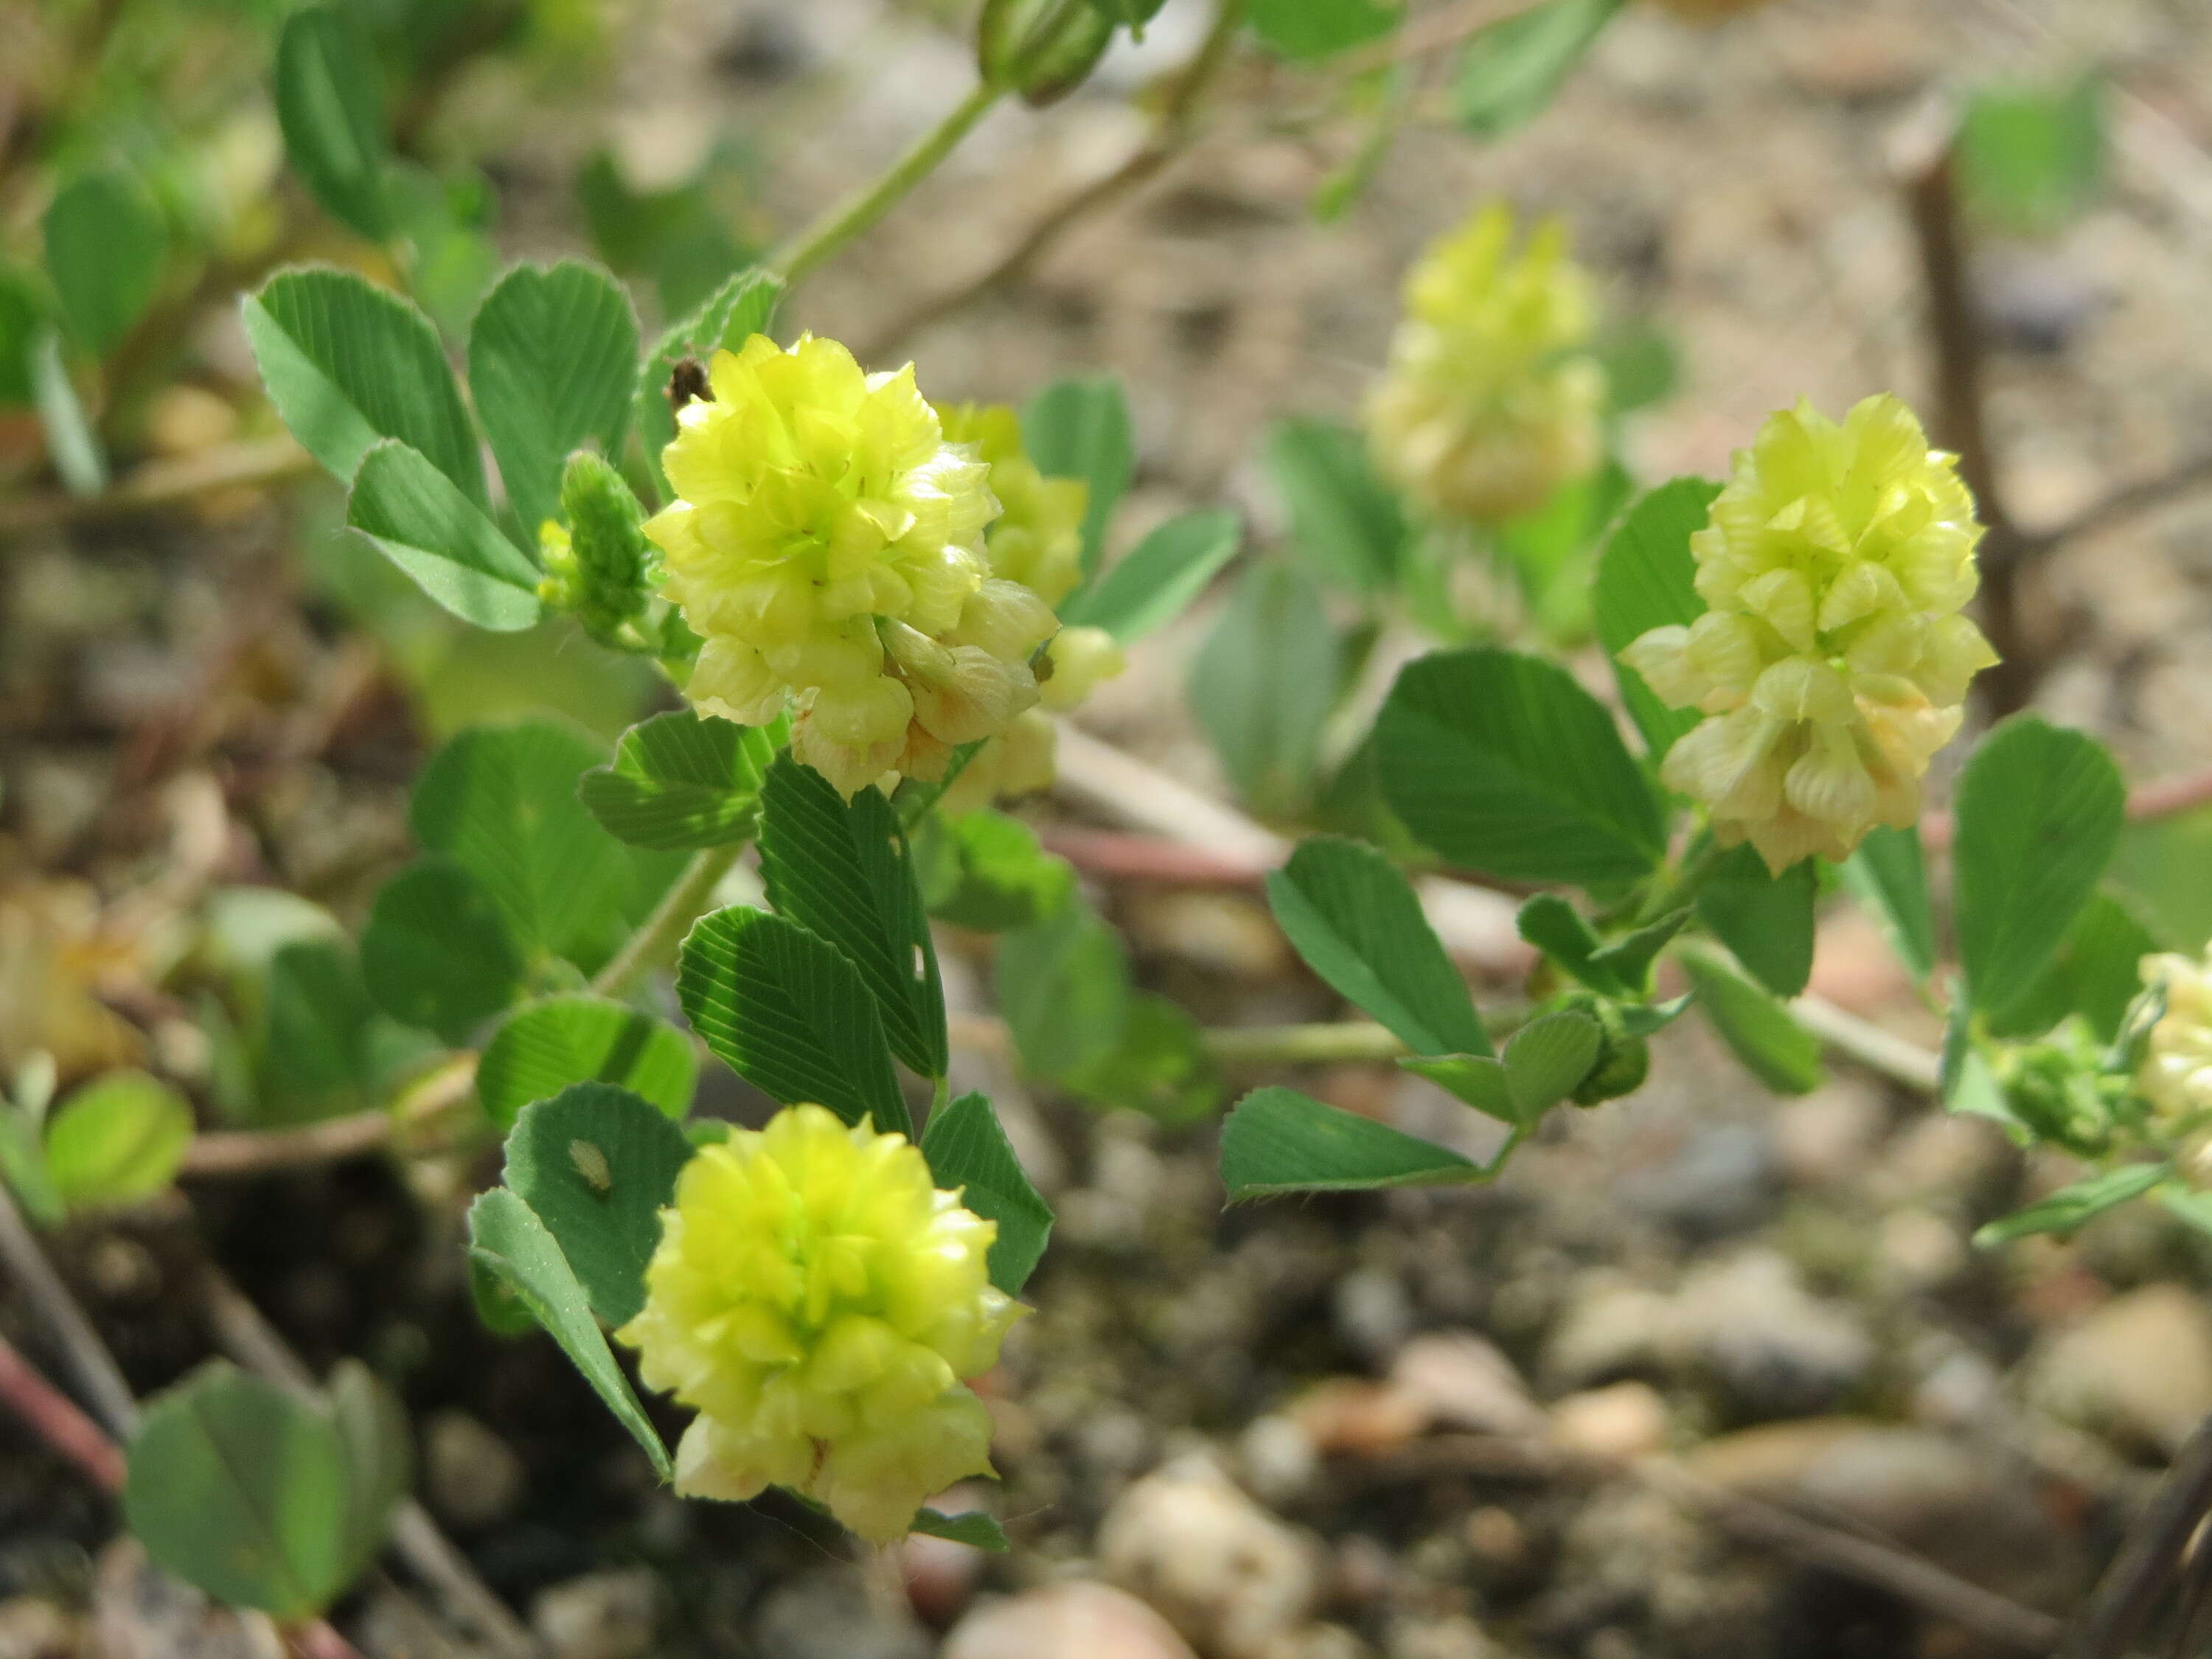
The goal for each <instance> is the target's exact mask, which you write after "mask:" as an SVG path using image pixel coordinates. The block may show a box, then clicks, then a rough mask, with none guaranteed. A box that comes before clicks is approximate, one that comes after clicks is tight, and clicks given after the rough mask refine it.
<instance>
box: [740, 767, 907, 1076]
mask: <svg viewBox="0 0 2212 1659" xmlns="http://www.w3.org/2000/svg"><path fill="white" fill-rule="evenodd" d="M760 858H761V876H762V878H763V880H764V881H765V882H766V884H767V886H768V898H769V903H770V904H772V905H774V906H775V909H776V913H777V914H778V915H783V916H788V917H789V918H790V919H791V920H792V921H795V922H797V923H798V924H799V926H800V927H804V928H805V929H806V930H807V931H808V932H810V933H813V934H814V935H816V936H817V938H820V939H826V940H828V941H829V943H830V944H831V945H835V946H836V948H837V949H838V950H839V951H842V952H843V953H844V955H845V956H846V957H847V958H848V960H850V961H851V963H853V965H854V967H855V968H856V969H859V970H860V979H861V981H862V983H864V984H865V985H866V986H867V987H868V991H869V994H871V995H872V996H873V997H874V998H875V1000H876V1009H877V1012H878V1014H879V1015H880V1016H881V1018H882V1019H883V1025H884V1036H885V1037H887V1038H888V1039H889V1040H890V1045H891V1052H892V1053H893V1054H896V1055H897V1056H898V1057H899V1058H900V1059H901V1060H904V1061H905V1062H906V1063H907V1065H908V1066H911V1067H912V1068H913V1069H914V1070H915V1071H916V1072H918V1073H921V1075H922V1076H924V1077H932V1078H935V1077H942V1076H944V1075H945V1066H946V1063H947V1060H946V1041H945V987H944V986H943V984H942V983H941V982H940V981H939V978H938V969H937V947H936V945H935V944H934V943H933V941H932V940H931V939H930V934H929V918H928V916H927V914H926V913H925V912H924V911H923V909H922V905H921V888H920V887H919V886H918V885H917V884H916V883H915V872H914V861H913V859H912V858H911V857H910V856H909V854H908V849H907V844H906V838H905V836H903V835H902V834H901V832H900V829H899V825H898V818H897V815H896V813H894V812H893V811H892V810H891V804H890V801H888V800H886V799H884V795H883V792H882V791H880V790H878V789H872V788H871V789H862V790H860V791H859V792H858V793H856V794H854V797H853V798H852V799H850V800H847V799H844V798H843V797H842V796H841V795H839V794H838V793H837V789H836V785H834V784H832V783H831V782H830V781H829V780H828V779H827V778H825V777H823V775H821V774H820V773H819V772H817V771H816V770H815V769H813V768H812V767H811V766H807V765H805V764H803V763H800V762H799V761H797V760H795V759H793V757H791V756H789V755H788V754H786V755H781V756H779V757H777V758H776V760H775V763H774V764H772V765H771V766H770V767H769V769H768V775H767V776H766V778H765V779H764V780H763V782H762V785H761V821H760Z"/></svg>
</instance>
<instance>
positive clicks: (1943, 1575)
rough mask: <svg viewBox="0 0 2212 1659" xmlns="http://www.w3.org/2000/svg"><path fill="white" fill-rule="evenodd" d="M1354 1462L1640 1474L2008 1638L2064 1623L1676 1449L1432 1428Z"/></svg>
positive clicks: (1487, 1475)
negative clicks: (1728, 1482)
mask: <svg viewBox="0 0 2212 1659" xmlns="http://www.w3.org/2000/svg"><path fill="white" fill-rule="evenodd" d="M1352 1468H1356V1469H1364V1473H1365V1474H1366V1476H1367V1478H1369V1479H1370V1480H1376V1481H1381V1482H1385V1483H1388V1482H1394V1481H1422V1480H1435V1479H1437V1478H1438V1477H1441V1476H1449V1475H1474V1476H1477V1477H1479V1478H1480V1479H1484V1480H1529V1481H1537V1482H1548V1481H1558V1480H1584V1481H1596V1480H1621V1479H1626V1480H1635V1481H1638V1482H1639V1483H1641V1484H1642V1485H1644V1486H1649V1487H1650V1488H1651V1489H1652V1490H1653V1491H1654V1492H1659V1493H1661V1494H1662V1495H1664V1496H1665V1497H1667V1498H1671V1499H1672V1500H1673V1501H1674V1502H1675V1503H1676V1504H1680V1505H1681V1506H1682V1507H1683V1508H1685V1509H1687V1510H1695V1511H1696V1512H1697V1513H1698V1514H1699V1515H1701V1516H1704V1517H1705V1519H1706V1520H1708V1521H1710V1522H1712V1523H1713V1524H1714V1525H1716V1526H1717V1527H1719V1528H1721V1529H1722V1530H1723V1531H1724V1532H1728V1533H1730V1534H1734V1535H1735V1537H1737V1538H1739V1539H1741V1540H1743V1541H1747V1542H1750V1543H1756V1544H1764V1545H1765V1546H1767V1547H1770V1548H1772V1549H1775V1550H1778V1551H1780V1552H1781V1553H1784V1554H1786V1555H1790V1556H1792V1557H1794V1558H1795V1559H1798V1560H1800V1561H1803V1562H1805V1563H1807V1564H1808V1565H1812V1566H1815V1567H1819V1568H1820V1569H1821V1570H1823V1571H1827V1572H1832V1573H1835V1574H1837V1575H1838V1576H1839V1577H1845V1578H1850V1579H1854V1580H1856V1581H1857V1582H1858V1583H1863V1584H1871V1585H1873V1586H1874V1587H1875V1589H1881V1590H1886V1591H1887V1592H1888V1593H1889V1594H1890V1595H1894V1596H1896V1597H1897V1598H1898V1599H1899V1600H1900V1601H1906V1602H1910V1603H1911V1605H1912V1606H1914V1607H1919V1608H1921V1609H1922V1610H1923V1611H1924V1612H1927V1613H1932V1614H1934V1615H1935V1616H1936V1617H1937V1618H1939V1619H1944V1620H1948V1621H1950V1622H1951V1623H1953V1624H1954V1625H1958V1626H1962V1627H1963V1628H1965V1629H1967V1630H1970V1631H1972V1632H1976V1633H1977V1634H1978V1635H1981V1636H1984V1637H1986V1638H1989V1639H1990V1640H1992V1641H1995V1642H1998V1643H2002V1644H2003V1645H2005V1646H2007V1647H2010V1648H2017V1649H2019V1650H2021V1651H2023V1652H2028V1653H2048V1652H2049V1651H2050V1650H2051V1645H2052V1644H2053V1643H2055V1642H2056V1641H2057V1639H2058V1637H2059V1634H2060V1632H2061V1629H2062V1626H2061V1625H2060V1622H2059V1621H2058V1620H2057V1619H2054V1618H2052V1617H2051V1615H2050V1614H2049V1613H2041V1612H2039V1611H2038V1610H2036V1609H2035V1608H2033V1607H2023V1606H2022V1605H2021V1604H2020V1603H2019V1602H2017V1601H2011V1600H2009V1599H2008V1598H2007V1597H2005V1596H2002V1595H1997V1594H1996V1592H1994V1591H1992V1590H1986V1589H1983V1588H1982V1587H1981V1586H1980V1585H1978V1584H1975V1583H1969V1582H1968V1581H1967V1580H1966V1579H1964V1578H1960V1577H1958V1576H1957V1575H1956V1574H1954V1573H1951V1572H1948V1571H1945V1570H1944V1569H1943V1568H1942V1567H1939V1566H1937V1565H1936V1564H1935V1563H1934V1562H1932V1561H1930V1560H1929V1559H1926V1558H1925V1557H1924V1556H1920V1555H1917V1554H1915V1553H1912V1552H1911V1551H1910V1550H1907V1549H1905V1547H1902V1546H1900V1545H1899V1544H1896V1543H1894V1542H1892V1541H1888V1540H1887V1539H1884V1538H1882V1537H1881V1536H1880V1535H1879V1534H1875V1533H1874V1532H1873V1531H1872V1530H1871V1529H1870V1528H1865V1527H1863V1526H1859V1525H1857V1524H1856V1523H1853V1524H1848V1525H1846V1524H1838V1523H1835V1522H1828V1521H1823V1520H1818V1519H1815V1518H1814V1517H1813V1516H1809V1515H1807V1514H1804V1513H1802V1512H1801V1511H1800V1510H1796V1509H1795V1508H1792V1507H1790V1506H1789V1505H1787V1504H1782V1503H1778V1502H1776V1501H1774V1500H1772V1499H1770V1498H1757V1497H1753V1496H1751V1495H1750V1494H1748V1493H1745V1492H1737V1491H1735V1490H1733V1489H1731V1488H1729V1487H1727V1486H1720V1485H1717V1484H1716V1483H1715V1482H1713V1481H1711V1480H1705V1478H1704V1477H1702V1476H1700V1475H1698V1474H1693V1473H1692V1472H1691V1471H1690V1470H1689V1469H1687V1468H1684V1467H1683V1465H1682V1463H1681V1462H1680V1461H1679V1460H1678V1459H1675V1458H1673V1457H1667V1456H1650V1457H1638V1458H1633V1459H1628V1460H1618V1459H1610V1458H1600V1457H1593V1456H1589V1455H1585V1454H1582V1453H1577V1452H1572V1451H1569V1450H1567V1449H1565V1448H1563V1447H1561V1446H1559V1445H1558V1444H1557V1443H1554V1442H1553V1441H1551V1440H1549V1439H1547V1437H1544V1436H1543V1435H1541V1434H1535V1435H1516V1434H1432V1435H1428V1436H1425V1437H1422V1438H1420V1439H1419V1440H1416V1441H1414V1442H1413V1443H1410V1444H1408V1445H1407V1446H1405V1447H1403V1448H1402V1449H1400V1450H1398V1451H1396V1452H1395V1453H1392V1454H1389V1455H1385V1456H1383V1457H1373V1458H1367V1459H1364V1460H1361V1462H1359V1464H1358V1465H1355V1466H1352Z"/></svg>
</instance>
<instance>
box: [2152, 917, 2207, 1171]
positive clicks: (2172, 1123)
mask: <svg viewBox="0 0 2212 1659" xmlns="http://www.w3.org/2000/svg"><path fill="white" fill-rule="evenodd" d="M2142 982H2143V984H2144V986H2145V987H2157V988H2160V989H2163V990H2164V991H2165V993H2166V1012H2164V1013H2163V1014H2162V1015H2160V1017H2159V1021H2158V1024H2155V1025H2154V1026H2152V1027H2151V1029H2150V1048H2149V1052H2148V1053H2147V1054H2144V1056H2143V1060H2142V1066H2141V1068H2140V1069H2138V1070H2137V1072H2136V1087H2137V1088H2138V1089H2140V1090H2141V1091H2142V1097H2143V1098H2144V1099H2145V1100H2147V1101H2148V1102H2149V1103H2150V1108H2151V1112H2152V1115H2153V1116H2154V1119H2155V1120H2156V1121H2158V1124H2159V1126H2160V1128H2161V1129H2163V1130H2165V1131H2166V1133H2175V1132H2178V1131H2180V1130H2182V1129H2185V1128H2187V1127H2190V1126H2191V1125H2193V1124H2196V1123H2198V1122H2201V1121H2203V1120H2204V1119H2205V1118H2206V1117H2207V1116H2208V1115H2212V955H2208V957H2207V960H2205V961H2203V962H2196V961H2191V959H2190V958H2189V957H2184V956H2172V955H2160V956H2154V957H2144V958H2143V960H2142Z"/></svg>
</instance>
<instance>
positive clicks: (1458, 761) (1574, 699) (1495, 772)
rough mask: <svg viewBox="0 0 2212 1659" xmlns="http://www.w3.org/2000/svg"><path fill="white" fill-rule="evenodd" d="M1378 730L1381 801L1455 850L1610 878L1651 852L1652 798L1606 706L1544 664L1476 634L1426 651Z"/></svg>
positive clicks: (1508, 864) (1548, 871)
mask: <svg viewBox="0 0 2212 1659" xmlns="http://www.w3.org/2000/svg"><path fill="white" fill-rule="evenodd" d="M1375 736H1376V756H1377V759H1378V761H1379V763H1380V764H1381V767H1382V773H1383V792H1384V793H1385V794H1386V795H1387V796H1388V797H1389V802H1390V805H1391V808H1392V810H1394V811H1395V812H1396V813H1397V814H1398V816H1399V817H1401V818H1403V819H1404V820H1405V821H1406V827H1407V829H1411V830H1412V831H1413V833H1414V834H1415V835H1416V836H1419V837H1420V838H1421V840H1422V841H1423V842H1426V843H1427V844H1428V845H1429V846H1431V847H1432V848H1435V849H1436V850H1437V852H1439V853H1441V854H1443V855H1444V856H1445V857H1446V858H1448V859H1449V860H1452V861H1453V862H1455V863H1456V864H1462V865H1465V866H1469V867H1470V868H1474V869H1477V870H1484V871H1487V872H1490V873H1492V874H1493V875H1497V876H1501V877H1504V878H1507V879H1509V880H1517V881H1542V882H1553V881H1557V882H1574V883H1577V884H1582V885H1583V886H1586V887H1597V888H1607V887H1613V886H1618V885H1620V884H1624V883H1626V882H1629V881H1633V880H1635V879H1636V878H1638V877H1640V876H1643V875H1644V874H1646V873H1648V872H1650V870H1652V869H1653V868H1654V867H1655V866H1656V865H1657V863H1658V861H1659V857H1660V854H1661V853H1662V850H1663V848H1664V842H1665V835H1664V829H1663V826H1662V823H1661V820H1660V813H1659V803H1658V800H1657V799H1656V797H1654V795H1653V794H1652V793H1651V788H1650V785H1649V784H1647V783H1646V782H1645V781H1644V775H1643V773H1642V772H1641V771H1639V770H1638V768H1637V765H1636V763H1635V762H1634V761H1633V760H1632V759H1630V758H1629V754H1628V750H1626V748H1625V747H1624V746H1623V745H1622V744H1621V741H1620V733H1619V732H1617V731H1615V730H1614V729H1613V719H1612V716H1611V715H1609V714H1607V713H1606V711H1605V709H1604V708H1603V707H1602V706H1601V704H1600V703H1599V702H1598V701H1597V699H1596V698H1595V697H1593V696H1590V694H1589V692H1587V691H1585V690H1583V689H1582V687H1581V686H1579V685H1577V684H1576V683H1575V680H1574V677H1573V676H1572V675H1571V674H1569V673H1568V672H1567V671H1566V670H1565V669H1564V668H1561V667H1559V666H1558V665H1555V664H1553V663H1549V662H1546V661H1544V660H1542V659H1539V658H1535V657H1528V656H1522V655H1519V654H1517V653H1513V652H1508V651H1498V650H1493V649H1490V648H1487V647H1483V648H1479V649H1475V650H1469V651H1454V652H1438V653H1433V654H1431V655H1429V656H1426V657H1423V658H1421V659H1419V660H1418V661H1416V662H1413V663H1410V664H1408V665H1407V666H1406V668H1405V669H1403V670H1402V671H1401V672H1400V674H1399V676H1398V680H1397V684H1395V685H1394V686H1392V687H1391V689H1390V696H1389V700H1388V701H1387V702H1384V704H1383V713H1382V715H1381V717H1380V719H1379V720H1377V721H1376V728H1375Z"/></svg>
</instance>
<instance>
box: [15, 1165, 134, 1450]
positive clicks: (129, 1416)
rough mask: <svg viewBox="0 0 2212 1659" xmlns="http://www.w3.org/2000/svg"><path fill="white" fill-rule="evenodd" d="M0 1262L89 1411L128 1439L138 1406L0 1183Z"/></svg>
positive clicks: (67, 1287)
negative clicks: (48, 1337)
mask: <svg viewBox="0 0 2212 1659" xmlns="http://www.w3.org/2000/svg"><path fill="white" fill-rule="evenodd" d="M0 1262H4V1263H5V1264H6V1266H7V1268H8V1272H9V1276H10V1277H11V1278H13V1279H15V1285H16V1287H17V1288H18V1289H19V1290H21V1291H22V1293H23V1297H24V1300H26V1301H27V1302H28V1303H29V1304H31V1305H32V1307H33V1309H35V1310H37V1311H38V1314H39V1316H40V1318H41V1319H43V1320H45V1321H46V1328H47V1329H48V1330H49V1331H50V1332H51V1333H52V1335H53V1338H54V1340H55V1341H56V1342H57V1343H58V1345H59V1346H60V1347H61V1350H62V1352H64V1354H65V1355H67V1356H68V1358H69V1362H70V1370H73V1371H74V1372H76V1380H77V1386H78V1387H79V1388H81V1389H83V1390H84V1397H85V1398H86V1399H87V1400H88V1401H91V1402H92V1406H93V1409H94V1411H96V1412H97V1413H99V1414H100V1418H101V1419H103V1420H104V1421H105V1422H106V1425H107V1427H108V1429H109V1430H110V1431H112V1432H113V1433H114V1434H116V1435H117V1436H118V1437H124V1438H128V1437H129V1436H130V1434H131V1431H132V1430H133V1429H135V1428H137V1426H138V1402H137V1400H136V1399H134V1398H133V1397H132V1395H131V1385H130V1383H127V1382H125V1380H124V1377H123V1370H122V1368H121V1367H120V1366H118V1364H116V1363H115V1356H114V1355H113V1354H112V1353H110V1352H108V1351H107V1345H106V1343H105V1342H103V1341H101V1340H100V1333H99V1332H98V1331H96V1330H94V1328H93V1326H92V1321H91V1320H90V1319H88V1317H86V1316H85V1311H84V1310H83V1309H82V1308H81V1307H79V1306H78V1305H77V1301H76V1297H73V1296H71V1295H70V1291H69V1286H68V1285H64V1284H63V1283H62V1279H61V1275H60V1274H59V1273H56V1272H55V1271H54V1268H53V1264H52V1262H50V1261H47V1260H46V1252H45V1251H44V1250H42V1249H40V1248H39V1241H38V1239H37V1238H36V1237H34V1236H33V1233H32V1231H31V1228H30V1224H29V1223H27V1221H25V1220H24V1219H23V1212H21V1210H19V1209H17V1208H16V1207H15V1196H14V1195H13V1194H11V1193H9V1190H8V1188H7V1183H6V1182H0Z"/></svg>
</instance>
